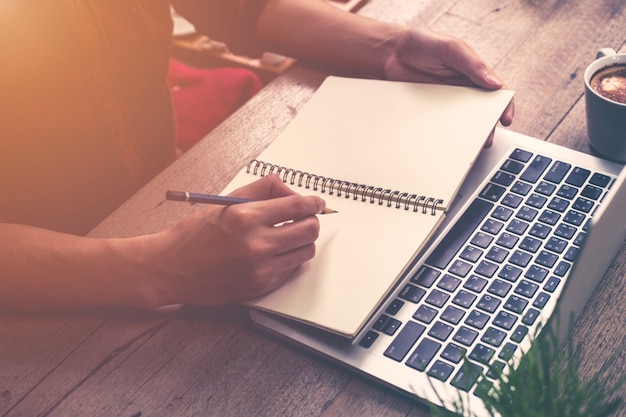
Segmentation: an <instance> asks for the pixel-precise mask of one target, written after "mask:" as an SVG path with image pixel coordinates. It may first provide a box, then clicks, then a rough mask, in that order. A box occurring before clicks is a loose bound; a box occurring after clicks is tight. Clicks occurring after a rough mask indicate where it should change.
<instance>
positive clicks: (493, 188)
mask: <svg viewBox="0 0 626 417" xmlns="http://www.w3.org/2000/svg"><path fill="white" fill-rule="evenodd" d="M505 191H506V188H504V187H502V186H500V185H497V184H494V183H492V182H490V183H488V184H487V185H485V188H483V190H482V191H481V192H480V194H479V195H478V196H479V197H480V198H484V199H485V200H489V201H493V202H496V201H498V200H500V197H502V194H504V192H505Z"/></svg>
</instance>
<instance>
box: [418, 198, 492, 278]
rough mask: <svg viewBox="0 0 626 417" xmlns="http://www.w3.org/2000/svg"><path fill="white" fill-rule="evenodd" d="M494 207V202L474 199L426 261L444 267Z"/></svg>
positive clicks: (437, 266)
mask: <svg viewBox="0 0 626 417" xmlns="http://www.w3.org/2000/svg"><path fill="white" fill-rule="evenodd" d="M492 207H493V203H490V202H487V201H484V200H481V199H476V200H474V201H473V202H472V203H471V204H470V205H469V206H468V208H467V210H466V211H465V212H464V213H463V214H462V215H461V217H460V218H459V220H458V221H457V222H456V223H455V224H454V226H453V227H452V228H451V229H450V231H449V233H447V234H446V236H445V237H444V238H443V239H442V241H441V243H440V244H439V245H438V246H437V248H436V249H435V250H434V251H433V252H432V253H431V255H430V256H429V257H428V259H427V260H426V263H427V264H428V265H432V266H434V267H436V268H440V269H444V268H445V267H446V266H447V265H448V264H449V263H450V261H451V260H452V258H453V257H454V256H455V255H456V253H457V252H458V251H459V250H460V249H461V248H462V247H463V245H465V242H466V241H467V239H469V237H470V236H471V235H472V234H473V233H474V230H475V229H476V227H478V225H479V224H480V223H481V222H482V221H483V219H484V218H485V217H486V216H487V213H489V211H490V210H491V208H492Z"/></svg>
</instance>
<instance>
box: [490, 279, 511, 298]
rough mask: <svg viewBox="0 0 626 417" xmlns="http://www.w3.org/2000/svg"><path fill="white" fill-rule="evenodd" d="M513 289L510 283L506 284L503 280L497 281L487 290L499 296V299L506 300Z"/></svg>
mask: <svg viewBox="0 0 626 417" xmlns="http://www.w3.org/2000/svg"><path fill="white" fill-rule="evenodd" d="M511 287H512V285H511V284H509V283H508V282H504V281H502V280H501V279H495V280H494V281H493V282H492V283H491V285H490V286H489V288H487V291H489V292H490V293H492V294H495V295H497V296H498V297H502V298H504V297H505V296H506V295H507V294H508V292H509V290H510V289H511Z"/></svg>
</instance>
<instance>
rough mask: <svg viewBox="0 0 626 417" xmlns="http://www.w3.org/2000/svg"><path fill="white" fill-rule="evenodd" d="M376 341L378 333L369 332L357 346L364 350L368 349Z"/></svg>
mask: <svg viewBox="0 0 626 417" xmlns="http://www.w3.org/2000/svg"><path fill="white" fill-rule="evenodd" d="M376 339H378V333H376V332H374V331H371V330H369V331H368V332H367V333H366V334H365V336H363V338H362V339H361V341H360V342H359V346H361V347H364V348H365V349H368V348H370V347H372V345H373V344H374V342H375V341H376Z"/></svg>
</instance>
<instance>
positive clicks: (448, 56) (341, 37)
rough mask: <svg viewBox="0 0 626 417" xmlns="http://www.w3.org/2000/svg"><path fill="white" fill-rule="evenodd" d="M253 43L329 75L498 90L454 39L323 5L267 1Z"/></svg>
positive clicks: (318, 0)
mask: <svg viewBox="0 0 626 417" xmlns="http://www.w3.org/2000/svg"><path fill="white" fill-rule="evenodd" d="M256 37H257V39H256V40H257V42H258V43H259V44H260V45H261V47H262V48H263V49H266V50H271V51H274V52H278V53H282V54H284V55H287V56H292V57H295V58H298V59H301V60H305V61H307V62H310V63H313V64H315V65H319V66H320V67H322V68H325V69H326V70H329V71H331V72H339V73H346V74H348V75H355V76H364V77H374V78H383V79H389V80H397V81H414V82H429V83H444V84H455V85H470V86H478V87H482V88H487V89H499V88H501V87H503V83H502V82H501V81H500V79H499V78H498V77H497V76H496V74H495V73H494V71H493V70H492V69H491V67H490V66H489V65H488V64H487V63H486V62H485V61H484V60H483V59H482V58H481V57H480V56H479V55H478V54H477V53H476V52H475V51H474V50H473V49H472V48H471V47H470V46H469V45H467V44H466V43H465V42H464V41H462V40H460V39H458V38H455V37H452V36H448V35H445V34H441V33H437V32H433V31H431V30H428V29H424V28H419V27H409V26H401V25H394V24H390V23H385V22H381V21H377V20H373V19H369V18H366V17H363V16H359V15H356V14H353V13H348V12H345V11H342V10H339V9H338V8H336V7H333V6H331V5H329V4H327V2H325V1H323V0H267V1H266V4H265V7H264V8H263V11H262V13H261V14H260V17H259V19H258V24H257V26H256ZM513 112H514V111H513V105H510V106H509V108H508V109H507V111H506V112H505V113H504V114H503V116H502V118H501V122H502V123H503V124H505V125H509V124H510V123H511V121H512V118H513Z"/></svg>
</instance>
